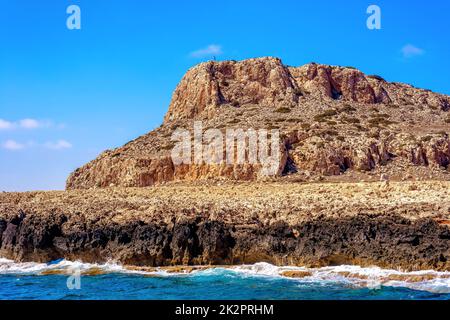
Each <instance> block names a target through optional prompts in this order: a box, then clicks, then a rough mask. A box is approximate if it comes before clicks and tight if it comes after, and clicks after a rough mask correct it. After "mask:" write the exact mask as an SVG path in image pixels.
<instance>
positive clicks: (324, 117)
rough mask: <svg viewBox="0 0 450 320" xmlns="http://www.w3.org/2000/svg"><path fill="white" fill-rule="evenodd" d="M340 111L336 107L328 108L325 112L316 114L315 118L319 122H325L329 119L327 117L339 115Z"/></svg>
mask: <svg viewBox="0 0 450 320" xmlns="http://www.w3.org/2000/svg"><path fill="white" fill-rule="evenodd" d="M337 114H338V112H337V111H336V110H334V109H330V110H326V111H325V112H323V113H321V114H318V115H315V116H314V120H315V121H318V122H324V121H327V118H331V117H333V116H335V115H337Z"/></svg>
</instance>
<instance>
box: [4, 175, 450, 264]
mask: <svg viewBox="0 0 450 320" xmlns="http://www.w3.org/2000/svg"><path fill="white" fill-rule="evenodd" d="M206 189H208V190H210V191H211V192H212V193H211V194H207V193H206V192H205V190H206ZM449 192H450V184H449V183H448V182H423V183H420V184H419V183H417V184H415V183H406V182H394V183H390V184H389V186H386V185H383V184H380V183H366V184H360V185H358V184H352V183H349V184H343V183H336V184H293V183H283V184H274V183H268V184H266V183H262V184H257V183H249V184H246V185H241V184H237V185H226V184H225V185H206V186H203V185H200V186H193V185H190V186H186V185H181V186H180V185H172V186H165V187H153V188H141V189H136V188H133V189H131V190H130V189H117V188H113V189H103V190H87V191H66V192H48V193H45V192H35V193H21V194H20V193H19V194H8V193H4V194H1V195H0V199H1V201H0V203H1V205H0V239H1V241H0V255H1V256H3V257H8V258H12V259H14V260H16V261H39V262H48V261H51V260H55V259H60V258H66V259H69V260H81V261H84V262H92V263H94V262H95V263H102V262H106V261H110V260H113V261H117V262H120V263H122V264H125V265H136V266H150V267H155V266H170V265H236V264H247V263H255V262H269V263H272V264H276V265H296V266H309V267H318V266H328V265H337V264H357V265H362V266H369V265H377V266H380V267H385V268H401V269H404V270H421V269H435V270H449V271H450V262H449V261H450V260H449V259H450V229H449V225H450V220H449V218H450V194H449ZM324 193H329V195H328V196H325V195H324ZM320 198H322V200H320ZM405 199H407V200H405Z"/></svg>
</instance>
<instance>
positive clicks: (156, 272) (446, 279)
mask: <svg viewBox="0 0 450 320" xmlns="http://www.w3.org/2000/svg"><path fill="white" fill-rule="evenodd" d="M74 270H77V271H78V272H80V274H81V275H85V276H95V275H100V274H108V273H130V274H142V275H152V276H161V277H165V276H180V275H184V276H208V275H234V276H241V277H269V278H284V279H289V280H291V281H298V282H301V283H303V284H308V283H340V284H343V285H346V286H349V287H354V288H361V287H367V288H369V289H374V290H377V289H380V288H381V287H382V286H387V287H404V288H409V289H413V290H420V291H428V292H432V293H439V294H441V293H450V272H438V271H434V270H423V271H412V272H403V271H399V270H391V269H382V268H379V267H360V266H350V265H341V266H330V267H322V268H306V267H292V266H274V265H271V264H269V263H265V262H260V263H255V264H252V265H240V266H214V267H212V266H211V267H210V266H197V267H196V266H193V267H161V268H151V267H148V268H147V267H132V266H124V265H120V264H117V263H114V262H108V263H105V264H91V263H83V262H79V261H68V260H58V261H54V262H50V263H35V262H20V263H17V262H14V261H12V260H8V259H4V258H0V276H1V275H5V274H12V275H14V274H29V275H42V276H44V275H57V274H59V275H69V274H71V273H72V272H74Z"/></svg>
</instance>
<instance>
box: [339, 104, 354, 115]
mask: <svg viewBox="0 0 450 320" xmlns="http://www.w3.org/2000/svg"><path fill="white" fill-rule="evenodd" d="M355 111H356V108H355V107H352V106H351V105H349V104H346V105H345V106H344V107H342V108H341V109H340V110H339V112H345V113H351V112H355Z"/></svg>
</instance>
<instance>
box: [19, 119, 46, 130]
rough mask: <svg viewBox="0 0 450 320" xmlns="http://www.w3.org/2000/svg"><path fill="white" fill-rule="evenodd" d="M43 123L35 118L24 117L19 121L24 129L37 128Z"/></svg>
mask: <svg viewBox="0 0 450 320" xmlns="http://www.w3.org/2000/svg"><path fill="white" fill-rule="evenodd" d="M42 125H43V123H40V122H39V121H38V120H35V119H22V120H20V121H19V126H20V127H21V128H24V129H36V128H39V127H40V126H42Z"/></svg>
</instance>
